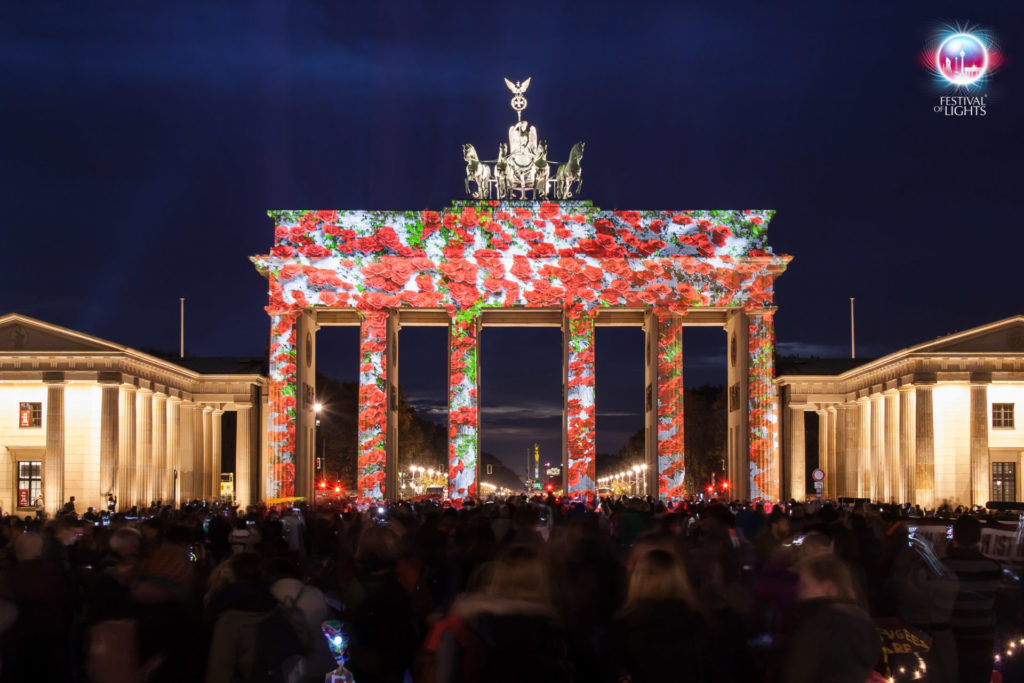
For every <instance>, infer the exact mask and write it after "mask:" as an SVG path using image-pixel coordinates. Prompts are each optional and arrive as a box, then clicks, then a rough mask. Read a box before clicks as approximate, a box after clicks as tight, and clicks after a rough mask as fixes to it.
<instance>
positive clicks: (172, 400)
mask: <svg viewBox="0 0 1024 683" xmlns="http://www.w3.org/2000/svg"><path fill="white" fill-rule="evenodd" d="M167 402H168V403H181V397H180V396H168V397H167Z"/></svg>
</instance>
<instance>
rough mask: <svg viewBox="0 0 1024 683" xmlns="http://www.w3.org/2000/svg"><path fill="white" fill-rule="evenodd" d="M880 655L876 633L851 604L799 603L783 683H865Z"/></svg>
mask: <svg viewBox="0 0 1024 683" xmlns="http://www.w3.org/2000/svg"><path fill="white" fill-rule="evenodd" d="M881 654H882V646H881V642H880V641H879V639H878V631H877V630H876V629H875V624H874V622H872V621H871V618H870V617H869V616H868V614H867V612H865V611H864V610H863V609H861V608H860V607H859V606H857V604H856V603H854V602H853V601H852V600H843V599H839V598H817V599H814V600H806V601H804V602H802V603H800V606H799V607H798V608H797V623H796V628H795V629H794V631H793V637H792V638H790V641H789V648H788V649H787V650H786V659H785V663H784V664H783V668H782V678H781V681H782V683H864V681H866V680H868V675H869V674H870V672H871V669H872V668H874V666H875V664H876V663H877V662H878V660H879V658H880V657H881Z"/></svg>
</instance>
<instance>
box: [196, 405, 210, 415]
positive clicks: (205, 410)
mask: <svg viewBox="0 0 1024 683" xmlns="http://www.w3.org/2000/svg"><path fill="white" fill-rule="evenodd" d="M196 405H197V406H202V407H203V412H204V413H212V412H213V406H209V405H204V404H202V403H197V404H196Z"/></svg>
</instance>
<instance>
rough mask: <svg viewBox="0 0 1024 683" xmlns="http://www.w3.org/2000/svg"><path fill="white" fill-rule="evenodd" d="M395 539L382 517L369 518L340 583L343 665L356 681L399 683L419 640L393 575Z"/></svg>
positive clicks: (405, 597)
mask: <svg viewBox="0 0 1024 683" xmlns="http://www.w3.org/2000/svg"><path fill="white" fill-rule="evenodd" d="M399 543H400V537H399V535H398V533H397V532H396V531H395V530H394V529H393V528H392V526H391V523H390V522H389V521H388V520H387V519H384V518H379V517H378V518H376V519H374V520H373V521H372V522H371V523H370V524H369V525H367V526H366V527H365V528H364V529H363V530H362V532H361V534H360V536H359V542H358V545H357V547H356V552H355V558H354V559H355V573H354V575H353V576H352V577H351V578H350V579H349V580H348V581H346V583H345V585H344V586H343V587H342V593H341V596H342V600H343V602H344V604H345V613H344V616H345V618H346V621H347V622H348V623H349V624H351V634H350V640H349V655H350V660H349V664H348V668H349V669H350V670H351V671H352V673H353V675H354V676H355V679H356V680H357V681H359V682H360V683H363V682H364V681H365V683H399V682H401V681H402V680H403V677H404V675H405V672H406V670H407V669H408V668H409V666H410V665H411V664H412V659H413V654H414V652H415V648H416V644H417V643H418V642H419V634H418V633H417V631H416V622H415V619H414V617H413V612H412V602H411V600H410V597H409V594H408V592H407V591H406V589H405V588H404V587H403V586H402V584H401V582H399V580H398V574H397V565H398V557H399Z"/></svg>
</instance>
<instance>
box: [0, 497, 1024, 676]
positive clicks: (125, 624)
mask: <svg viewBox="0 0 1024 683" xmlns="http://www.w3.org/2000/svg"><path fill="white" fill-rule="evenodd" d="M948 512H949V513H950V514H952V513H954V512H955V511H952V510H950V511H948ZM961 512H971V511H961ZM914 513H915V511H914V510H913V509H912V508H907V507H903V508H900V507H878V506H874V505H868V504H862V505H859V506H857V507H856V508H849V507H845V506H843V505H840V504H831V503H825V504H823V505H822V504H816V503H811V504H797V503H792V502H791V503H790V504H789V505H777V506H774V507H772V506H761V505H750V504H740V503H731V504H729V503H724V502H719V501H715V500H705V501H689V502H685V501H684V502H681V503H678V504H676V505H672V506H666V505H665V504H664V503H661V502H658V501H655V500H651V499H649V498H647V499H645V498H628V497H624V498H617V499H612V498H607V499H603V500H599V501H598V500H595V501H591V502H590V503H586V502H572V501H562V500H560V499H556V498H555V497H553V496H548V497H546V498H541V497H534V498H527V497H526V496H518V497H511V498H507V499H500V500H486V501H475V502H474V501H467V503H466V504H465V505H463V506H461V507H460V508H458V509H456V508H455V507H451V506H446V505H444V504H439V503H438V502H436V501H429V500H427V501H417V502H409V501H406V502H401V503H395V504H387V505H385V504H380V505H354V504H345V503H344V502H335V503H334V504H329V505H322V506H317V507H315V508H311V507H307V506H305V505H303V504H297V505H296V506H295V507H293V506H292V505H291V504H289V505H285V506H281V505H277V506H270V507H268V506H265V505H260V506H252V507H249V508H248V509H239V508H237V507H232V506H222V505H220V504H212V503H211V504H208V503H202V502H199V501H194V502H192V503H189V504H186V505H183V506H182V507H181V508H180V509H172V508H171V507H169V506H162V505H158V504H154V505H153V506H152V507H150V508H147V509H142V510H136V509H132V510H129V511H127V513H117V514H109V513H108V512H107V511H103V512H102V513H101V512H97V511H95V510H91V509H90V510H89V511H87V512H86V513H85V514H84V515H79V514H77V513H76V512H75V510H74V505H73V501H72V505H71V506H70V507H69V506H67V505H65V506H64V508H63V510H62V513H61V514H60V515H58V516H57V517H56V518H55V519H46V518H45V515H42V514H40V515H37V516H33V517H18V516H6V517H3V520H2V525H0V681H28V680H39V681H65V680H66V681H96V682H100V683H106V682H108V681H140V682H141V681H154V682H155V681H174V682H176V683H178V682H181V681H200V680H204V679H205V680H206V681H209V682H211V683H220V682H224V683H228V682H235V681H271V680H275V681H284V680H289V681H323V680H324V677H325V675H326V674H327V673H328V672H330V671H331V670H333V669H334V668H335V666H336V665H337V663H336V662H335V660H334V658H333V657H332V653H331V650H330V649H329V647H328V645H329V644H328V641H327V639H326V638H325V637H324V634H323V632H322V630H321V624H322V623H324V622H325V621H326V620H328V619H337V620H340V622H341V632H342V633H343V634H344V639H345V641H346V644H347V661H346V663H345V666H346V667H347V669H348V670H349V671H351V673H352V675H353V676H354V680H355V681H356V682H357V683H377V682H380V683H392V682H393V683H403V682H405V681H410V680H411V681H415V682H421V681H426V682H429V683H433V682H441V683H454V682H462V681H465V682H475V681H481V682H483V681H497V682H501V681H526V680H529V681H541V682H546V681H551V682H555V681H559V682H560V681H595V682H601V681H609V682H619V681H631V682H635V683H640V682H645V681H658V682H661V681H763V682H774V681H779V682H783V683H804V682H806V683H821V682H823V681H849V682H851V683H864V682H865V681H870V680H878V681H886V680H912V679H915V678H916V679H917V680H927V681H933V682H947V681H948V682H950V683H952V682H954V681H968V682H970V681H978V682H979V683H980V682H981V681H986V682H987V681H989V680H990V677H991V675H992V671H993V666H994V664H995V665H997V666H998V667H1001V668H1002V669H1003V672H1002V675H1003V676H1004V679H1005V680H1012V675H1013V666H1014V662H1013V661H1012V658H1004V660H1003V661H1002V662H997V661H996V658H995V656H994V655H993V653H994V652H996V651H1002V650H1004V649H1006V643H1007V642H1009V641H1011V640H1012V639H1013V638H1015V637H1016V638H1019V637H1020V635H1021V633H1022V629H1021V626H1022V624H1021V619H1020V616H1021V599H1020V590H1019V585H1018V577H1017V575H1015V574H1014V573H1013V568H1012V567H1003V566H1000V565H999V564H997V563H996V562H994V561H992V560H990V559H987V558H986V557H985V556H984V555H983V554H982V553H981V552H980V551H979V548H978V544H979V541H980V539H981V536H982V529H983V527H984V525H985V524H989V523H991V520H989V519H987V518H986V517H985V516H984V515H980V514H978V513H977V511H974V512H973V513H970V514H961V515H959V517H956V518H955V521H953V522H952V527H953V530H952V535H953V538H952V542H951V543H950V545H949V548H948V549H947V550H946V551H945V553H944V555H945V556H944V557H938V556H937V555H936V553H935V552H934V551H933V550H932V548H931V546H930V545H929V544H928V543H927V542H926V541H925V540H923V539H922V538H920V537H917V536H915V534H914V533H913V532H912V530H911V527H909V526H908V524H907V523H906V522H907V519H912V518H908V517H907V515H909V514H914ZM997 608H998V609H997ZM892 634H899V638H897V639H896V640H893V636H892ZM335 644H337V643H335ZM1010 647H1011V650H1012V645H1011V646H1010ZM997 648H998V649H997ZM1022 659H1024V658H1022ZM873 676H874V677H875V678H872V677H873Z"/></svg>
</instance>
